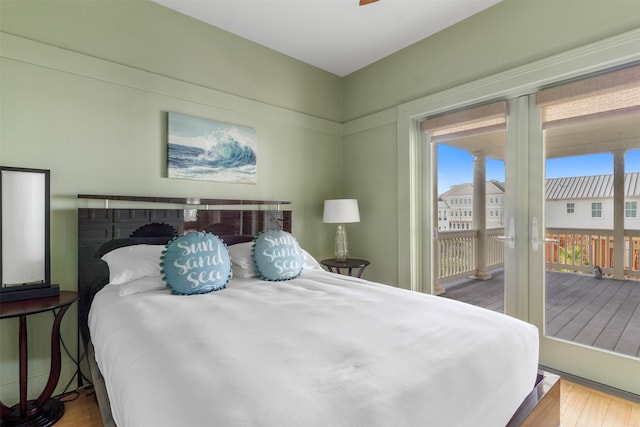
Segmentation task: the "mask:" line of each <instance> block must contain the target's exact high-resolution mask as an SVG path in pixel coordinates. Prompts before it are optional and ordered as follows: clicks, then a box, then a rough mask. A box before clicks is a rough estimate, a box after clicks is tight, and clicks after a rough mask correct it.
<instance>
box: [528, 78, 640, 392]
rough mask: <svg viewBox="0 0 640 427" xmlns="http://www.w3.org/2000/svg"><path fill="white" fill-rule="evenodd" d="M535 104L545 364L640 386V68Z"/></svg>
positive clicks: (534, 180)
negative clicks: (639, 151)
mask: <svg viewBox="0 0 640 427" xmlns="http://www.w3.org/2000/svg"><path fill="white" fill-rule="evenodd" d="M534 99H535V101H534ZM529 106H530V111H529V119H530V124H531V126H532V127H534V128H536V129H539V130H540V131H539V132H535V133H534V136H533V139H532V140H530V141H529V142H530V150H531V155H530V158H532V159H541V160H542V162H541V164H539V165H538V166H539V167H533V168H531V169H530V174H529V178H530V187H529V192H530V194H531V195H532V197H531V200H530V204H529V206H530V208H529V212H530V214H529V223H530V226H531V231H530V234H531V236H530V240H531V251H530V252H531V254H530V259H531V260H532V263H531V266H530V271H531V274H530V278H529V287H530V294H531V299H530V301H531V310H530V312H531V315H532V316H531V319H532V321H533V322H534V323H536V325H537V326H538V327H539V328H540V331H541V335H542V339H541V346H542V347H541V363H542V364H546V365H548V366H552V367H554V368H557V369H561V370H564V371H567V372H571V373H574V374H576V375H579V376H583V377H586V378H589V379H592V380H594V381H599V382H603V383H605V384H609V385H612V386H614V387H618V388H621V389H624V390H627V391H631V392H633V393H636V394H638V393H640V359H639V357H640V334H639V333H638V331H639V330H640V329H639V328H640V269H639V268H638V267H639V266H638V258H639V257H640V224H639V221H637V220H636V218H637V216H638V213H637V209H636V210H634V207H636V208H637V205H638V202H639V201H640V180H639V178H640V177H639V173H640V159H639V157H638V148H640V67H627V68H622V69H617V70H613V71H609V72H605V73H600V74H598V75H595V76H589V77H586V78H582V79H575V80H573V81H571V82H568V83H563V84H559V85H554V86H552V87H550V88H548V89H545V90H542V91H539V92H538V93H536V94H535V95H532V96H531V97H530V102H529Z"/></svg>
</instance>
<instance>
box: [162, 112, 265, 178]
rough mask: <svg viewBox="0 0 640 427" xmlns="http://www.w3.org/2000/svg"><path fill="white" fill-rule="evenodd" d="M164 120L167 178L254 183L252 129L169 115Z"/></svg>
mask: <svg viewBox="0 0 640 427" xmlns="http://www.w3.org/2000/svg"><path fill="white" fill-rule="evenodd" d="M168 119H169V123H168V144H167V147H168V151H167V159H168V176H169V178H183V179H198V180H206V181H221V182H232V183H243V184H255V183H256V181H257V135H256V130H255V129H253V128H250V127H246V126H239V125H234V124H230V123H222V122H217V121H214V120H208V119H203V118H200V117H194V116H188V115H185V114H180V113H172V112H169V117H168Z"/></svg>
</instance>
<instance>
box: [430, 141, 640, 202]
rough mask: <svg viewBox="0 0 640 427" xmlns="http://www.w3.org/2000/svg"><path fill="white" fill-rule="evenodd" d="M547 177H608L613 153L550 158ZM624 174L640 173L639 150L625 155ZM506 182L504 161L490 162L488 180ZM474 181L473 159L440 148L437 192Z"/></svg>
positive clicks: (464, 153) (442, 147) (458, 151)
mask: <svg viewBox="0 0 640 427" xmlns="http://www.w3.org/2000/svg"><path fill="white" fill-rule="evenodd" d="M546 169H547V170H546V176H547V178H564V177H570V176H589V175H606V174H612V173H613V154H611V153H602V154H592V155H588V156H576V157H566V158H562V159H550V160H547V163H546ZM625 172H640V149H636V150H630V151H628V152H627V153H626V155H625ZM490 179H495V180H498V181H502V182H504V180H505V169H504V162H503V161H499V160H493V159H487V180H490ZM466 182H473V156H471V155H470V154H469V153H468V152H466V151H463V150H459V149H456V148H453V147H450V146H447V145H445V144H439V145H438V193H439V194H442V193H444V192H445V191H447V190H449V189H450V188H451V186H452V185H455V184H463V183H466Z"/></svg>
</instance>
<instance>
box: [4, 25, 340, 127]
mask: <svg viewBox="0 0 640 427" xmlns="http://www.w3.org/2000/svg"><path fill="white" fill-rule="evenodd" d="M0 58H4V59H6V60H11V61H17V62H22V63H26V64H30V65H33V66H37V67H42V68H48V69H51V70H55V71H58V72H63V73H67V74H72V75H76V76H78V77H79V78H88V79H94V80H98V81H101V82H105V83H109V84H114V85H118V86H122V87H127V88H131V89H134V90H141V91H144V92H148V93H153V94H157V95H161V96H166V97H171V98H174V99H178V100H182V101H186V102H193V103H198V104H203V105H207V106H210V107H214V108H220V109H224V110H228V111H231V112H234V113H239V114H244V115H246V114H247V111H249V112H251V114H253V115H256V116H258V117H259V118H260V119H262V120H264V121H266V122H277V123H281V124H285V125H289V126H294V127H301V128H305V129H310V130H314V131H317V132H322V133H327V134H330V135H338V136H341V135H342V132H343V130H342V129H343V126H342V124H341V123H338V122H334V121H331V120H327V119H322V118H318V117H314V116H311V115H308V114H304V113H300V112H297V111H292V110H288V109H286V108H283V107H278V106H276V105H271V104H267V103H264V102H260V101H256V100H253V99H248V98H244V97H241V96H238V95H234V94H231V93H226V92H222V91H219V90H216V89H212V88H209V87H205V86H202V85H199V84H195V83H191V82H187V81H182V80H178V79H175V78H172V77H168V76H163V75H160V74H157V73H153V72H150V71H145V70H141V69H137V68H134V67H131V66H128V65H123V64H118V63H115V62H111V61H108V60H104V59H100V58H96V57H92V56H89V55H85V54H82V53H78V52H74V51H71V50H67V49H64V48H60V47H56V46H53V45H49V44H46V43H42V42H38V41H34V40H29V39H25V38H23V37H19V36H16V35H13V34H9V33H6V32H2V31H0Z"/></svg>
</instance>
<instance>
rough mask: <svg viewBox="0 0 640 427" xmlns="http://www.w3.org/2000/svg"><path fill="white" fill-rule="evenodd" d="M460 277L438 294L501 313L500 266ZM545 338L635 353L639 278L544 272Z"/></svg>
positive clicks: (639, 350)
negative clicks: (486, 275)
mask: <svg viewBox="0 0 640 427" xmlns="http://www.w3.org/2000/svg"><path fill="white" fill-rule="evenodd" d="M491 274H492V278H491V279H489V280H473V279H468V280H460V281H458V282H456V283H452V284H449V285H445V289H446V292H445V293H444V294H443V295H442V296H443V297H445V298H451V299H455V300H458V301H463V302H467V303H469V304H473V305H477V306H479V307H484V308H488V309H490V310H494V311H499V312H501V313H502V312H504V270H496V271H492V272H491ZM545 294H546V320H547V325H546V330H545V333H546V334H547V335H548V336H552V337H555V338H559V339H563V340H567V341H572V342H576V343H580V344H584V345H589V346H593V347H597V348H602V349H605V350H611V351H615V352H617V353H621V354H626V355H630V356H635V357H640V281H638V280H614V279H611V278H608V277H605V278H603V279H596V278H594V277H593V275H590V274H575V273H563V272H555V271H547V276H546V293H545Z"/></svg>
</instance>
